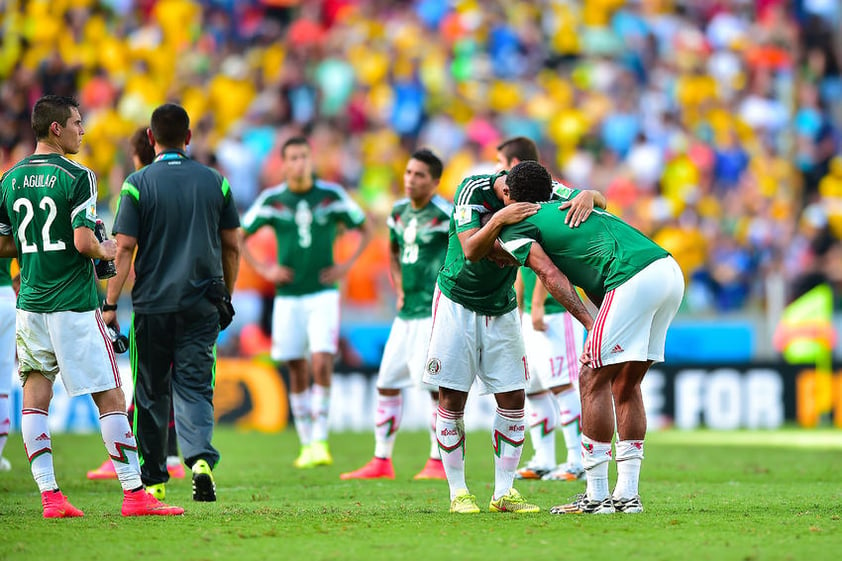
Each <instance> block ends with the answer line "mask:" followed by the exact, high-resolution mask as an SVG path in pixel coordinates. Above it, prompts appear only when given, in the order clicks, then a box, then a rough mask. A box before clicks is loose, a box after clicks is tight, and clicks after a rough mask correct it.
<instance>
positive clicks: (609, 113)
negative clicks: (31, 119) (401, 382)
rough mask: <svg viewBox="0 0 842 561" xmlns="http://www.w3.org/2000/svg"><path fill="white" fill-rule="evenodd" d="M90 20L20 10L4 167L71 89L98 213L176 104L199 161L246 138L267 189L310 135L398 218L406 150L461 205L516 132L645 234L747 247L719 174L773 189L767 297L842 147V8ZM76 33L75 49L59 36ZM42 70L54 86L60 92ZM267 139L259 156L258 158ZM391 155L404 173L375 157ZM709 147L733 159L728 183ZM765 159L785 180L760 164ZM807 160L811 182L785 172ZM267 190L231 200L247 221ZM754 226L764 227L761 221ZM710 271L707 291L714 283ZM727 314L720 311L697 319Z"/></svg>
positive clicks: (240, 14) (470, 10) (275, 11)
mask: <svg viewBox="0 0 842 561" xmlns="http://www.w3.org/2000/svg"><path fill="white" fill-rule="evenodd" d="M83 4H84V5H79V6H76V5H73V7H72V8H71V7H70V5H69V4H68V3H66V2H53V3H41V2H35V3H33V2H27V3H17V4H15V5H14V6H13V7H12V8H10V9H9V10H11V11H10V12H9V17H8V18H7V21H8V28H7V30H6V32H5V33H4V41H3V56H0V78H2V80H0V82H2V83H0V106H2V107H3V110H2V115H0V168H3V169H5V168H8V166H10V165H11V164H12V163H13V162H14V161H16V160H18V159H20V158H21V157H23V155H25V154H26V153H28V152H29V151H30V150H31V149H32V146H34V142H33V139H32V137H31V131H30V130H29V125H28V116H29V111H30V108H31V105H32V103H33V102H34V100H35V99H37V98H38V96H39V95H41V94H42V85H41V83H42V78H43V77H44V76H45V75H47V83H48V84H56V85H58V86H60V87H65V88H66V87H67V85H68V84H69V85H71V86H72V85H75V91H78V92H80V96H81V97H82V98H83V99H86V100H87V99H89V100H91V104H92V106H91V107H85V112H86V114H87V115H88V125H89V126H88V135H87V136H86V140H87V141H86V146H85V147H83V151H82V153H81V154H80V156H79V157H80V161H81V162H82V163H84V164H86V165H88V166H89V167H91V169H93V170H94V172H95V173H96V174H97V176H98V177H99V178H100V179H101V182H100V183H101V186H102V187H103V189H102V193H101V195H102V196H103V197H105V196H107V195H108V193H109V192H111V193H113V194H114V196H113V198H116V195H117V193H118V192H119V186H120V184H121V180H122V178H123V173H122V171H120V172H119V173H114V171H113V170H114V169H115V168H117V169H119V168H120V167H121V166H122V161H121V160H122V154H120V151H119V150H118V149H117V147H118V146H119V145H120V142H122V139H123V138H125V137H127V136H128V135H129V134H131V131H132V129H133V128H134V127H135V126H136V125H137V124H140V123H142V122H144V121H145V120H147V118H148V114H149V112H150V111H151V109H152V108H154V107H155V106H156V105H157V104H159V103H161V102H163V101H164V100H166V99H171V98H172V99H181V100H182V101H183V103H184V105H185V106H186V107H187V109H188V110H189V112H190V114H191V115H193V116H194V120H195V122H196V123H197V127H196V128H197V130H198V128H199V124H201V125H202V126H203V127H207V129H206V130H207V132H206V133H205V132H203V133H202V134H201V135H200V136H201V137H202V138H200V139H198V141H197V142H194V143H193V144H192V145H191V147H192V155H193V156H195V157H196V158H197V159H199V160H200V161H202V162H208V161H209V157H210V154H211V153H213V152H215V151H219V148H220V142H221V141H222V139H225V138H229V139H230V138H231V137H236V136H237V135H238V134H242V138H243V141H244V142H246V143H248V145H249V146H250V147H252V148H253V151H252V154H253V155H254V156H255V159H256V162H255V165H256V166H257V167H259V168H260V169H261V177H260V184H259V185H258V186H257V187H258V188H262V187H265V186H268V185H275V184H276V183H277V182H278V181H280V178H279V177H277V176H275V175H274V174H276V173H277V172H278V171H279V169H280V168H279V166H278V165H277V164H278V159H277V155H276V154H277V150H272V151H271V155H267V154H269V151H268V150H267V149H265V143H266V141H267V139H268V142H269V144H270V145H271V144H272V141H273V140H274V138H287V137H288V136H290V135H292V134H302V133H310V132H311V131H316V130H320V131H323V132H325V133H326V134H318V135H316V134H313V135H312V136H311V139H312V141H313V146H314V150H315V153H316V154H317V155H319V159H318V161H316V162H315V165H316V171H317V172H318V173H319V174H320V176H322V177H325V178H330V179H333V180H336V181H338V182H340V183H341V184H343V185H347V186H349V190H351V191H352V194H355V193H353V191H354V189H355V187H356V186H359V191H357V193H356V194H359V197H360V200H361V203H362V204H363V205H364V206H365V207H366V208H367V209H368V210H371V211H372V212H375V213H379V214H380V215H381V216H382V217H383V218H385V215H386V214H387V213H388V210H389V209H390V208H391V203H392V197H393V195H394V194H395V193H394V192H393V190H395V189H394V188H395V186H399V181H398V177H399V175H400V173H401V170H400V169H387V168H389V166H384V165H383V162H384V161H389V162H394V161H396V162H403V161H405V157H406V156H407V153H406V147H408V146H415V145H421V144H423V145H427V146H430V147H431V148H432V149H434V150H436V151H437V152H438V153H439V154H442V155H443V157H445V158H446V160H447V170H446V177H443V179H442V184H441V193H442V195H443V196H445V197H446V198H447V197H449V196H452V194H453V189H454V188H455V186H456V185H458V183H459V179H461V178H462V177H464V176H465V175H468V174H469V172H468V170H470V169H472V168H474V166H477V165H484V164H485V162H487V161H488V160H489V159H490V158H492V157H493V151H494V146H495V145H496V143H498V142H499V140H500V139H501V138H505V137H507V136H513V135H522V134H523V135H527V136H531V137H533V138H534V139H535V140H536V142H537V143H538V145H539V146H540V148H541V151H542V153H543V154H544V158H542V161H544V162H546V163H547V165H548V166H549V167H550V168H551V169H553V170H559V171H563V172H564V178H565V179H568V180H570V181H571V182H572V183H574V184H576V185H582V186H584V187H588V188H596V189H599V190H604V189H607V188H608V187H609V185H611V184H612V182H613V181H614V180H616V179H617V178H621V179H620V180H619V181H618V182H617V183H616V184H615V185H613V187H615V188H622V189H621V190H620V191H619V192H620V193H624V194H628V195H629V196H626V197H624V198H617V199H615V197H613V196H611V197H609V199H611V200H612V212H616V213H617V215H618V216H620V217H622V218H623V219H625V220H628V221H629V222H630V223H632V224H633V225H635V226H637V227H639V228H641V229H642V231H644V233H645V234H647V235H650V236H655V235H657V234H658V232H659V230H661V229H662V228H664V227H667V228H669V227H670V226H671V224H672V223H673V222H674V221H675V220H676V219H678V218H679V217H680V216H682V215H683V214H687V215H692V216H691V217H689V218H688V217H683V219H686V220H695V221H696V222H697V223H698V224H699V229H700V230H701V231H703V232H704V233H705V235H707V234H711V235H713V233H714V231H721V232H723V233H724V235H726V236H728V237H732V238H740V237H741V236H742V230H741V229H739V228H737V229H733V228H731V225H730V224H729V223H728V222H727V221H725V220H719V219H718V217H717V216H716V213H714V212H711V206H712V205H711V204H710V199H712V198H713V199H715V197H717V196H719V194H720V193H719V192H718V189H719V181H718V179H719V178H718V177H717V176H716V173H718V172H717V169H718V170H719V171H721V172H727V175H726V177H725V184H727V185H728V186H730V187H731V188H732V190H734V191H737V192H738V194H742V192H743V188H742V185H744V183H743V181H744V180H745V178H746V177H747V176H749V175H751V174H754V173H756V172H754V171H752V170H753V169H756V168H758V167H761V168H764V169H765V170H768V171H767V172H765V173H764V175H776V176H778V177H777V180H776V181H775V182H772V183H769V184H768V185H769V187H767V188H765V189H764V190H763V192H762V194H761V195H760V196H761V197H762V199H763V200H764V201H765V202H768V203H769V205H771V207H772V208H773V209H775V212H772V213H771V214H770V215H769V216H767V217H760V218H761V219H762V220H766V219H769V220H771V225H772V227H773V229H775V230H776V231H780V232H783V233H785V235H780V236H776V237H775V238H774V239H772V240H771V241H768V242H762V243H763V244H764V245H765V247H757V246H756V239H749V240H739V239H738V242H739V243H742V244H744V245H745V246H746V248H747V250H748V252H749V253H751V254H754V253H757V254H758V258H757V259H756V260H755V261H754V262H753V263H752V265H751V267H750V274H751V275H752V276H753V277H756V278H758V279H761V278H762V277H763V276H764V275H768V274H774V275H779V274H781V273H780V271H778V268H776V267H775V266H774V262H775V259H776V258H775V257H774V256H775V255H779V254H782V253H785V252H787V251H788V249H787V248H788V247H790V246H791V245H792V243H793V241H794V240H793V239H792V237H791V236H792V235H794V232H795V231H796V230H797V228H796V225H797V224H798V222H799V220H800V216H801V215H802V214H803V212H804V209H805V208H806V207H807V206H808V205H810V204H811V203H812V202H814V198H815V195H816V190H817V188H818V184H819V182H820V181H821V180H822V178H824V177H825V176H826V175H827V174H828V169H829V165H828V164H829V160H830V158H831V157H833V156H834V155H836V154H838V151H839V146H840V125H842V109H840V107H842V105H840V104H839V103H835V100H837V99H838V98H839V96H840V92H842V78H840V63H839V61H840V56H839V55H840V52H839V45H838V41H835V35H834V31H835V30H837V29H838V24H839V20H840V10H839V8H838V7H837V6H835V3H834V2H827V1H821V2H815V1H810V2H779V1H769V2H766V1H764V2H755V3H751V2H715V3H710V2H707V3H706V2H674V3H664V2H622V1H620V0H617V1H611V2H606V1H602V0H587V1H585V2H581V3H571V2H567V3H559V2H555V1H551V0H539V1H536V2H529V3H520V4H517V5H508V4H505V3H504V2H502V0H491V1H489V2H485V3H482V4H481V5H479V6H475V5H474V3H470V2H468V3H455V4H454V3H447V2H428V1H421V0H413V1H411V2H405V3H400V4H389V5H388V6H387V7H384V4H383V3H382V2H379V1H375V0H355V1H354V2H332V3H325V4H319V3H315V4H313V3H311V2H299V3H296V2H289V3H287V4H289V6H288V7H285V8H277V7H272V6H269V3H266V2H262V1H261V0H243V1H238V2H229V3H225V4H224V6H223V5H221V4H220V3H218V2H211V1H210V0H200V1H198V0H197V1H192V2H190V1H187V0H172V1H168V2H154V1H150V2H143V3H131V2H121V3H119V7H118V6H116V5H115V4H114V3H108V5H107V6H106V5H105V3H83ZM504 4H505V5H504ZM164 6H166V9H165V8H164ZM831 6H834V7H831ZM65 18H66V19H67V20H68V21H71V22H72V29H73V33H68V34H58V33H49V32H48V31H49V30H50V29H55V28H57V27H59V26H61V25H62V22H63V21H64V20H65ZM187 30H190V31H189V32H188V31H187ZM394 30H400V32H395V31H394ZM340 53H341V56H340ZM43 61H49V64H48V65H46V66H55V68H53V69H52V70H50V71H49V72H45V70H44V65H42V62H43ZM109 85H111V87H109ZM116 85H119V88H118V87H116ZM50 87H53V86H50ZM110 96H114V98H113V100H111V103H106V101H107V100H109V99H111V97H110ZM94 107H96V109H94ZM293 109H294V111H293ZM293 113H294V114H295V120H296V121H297V122H293V117H292V115H293ZM392 123H395V124H396V125H398V126H399V127H400V131H401V134H403V137H400V136H399V135H398V134H396V131H395V130H391V129H392ZM604 133H605V135H604ZM603 135H604V136H603ZM635 135H636V136H635ZM641 135H645V138H646V139H647V141H646V143H645V144H641V142H640V140H639V139H640V138H641ZM729 136H730V137H731V138H730V139H729ZM256 137H259V138H260V142H261V143H262V144H264V147H263V148H261V149H254V148H255V145H254V144H252V143H251V141H252V140H255V139H256ZM336 138H339V139H342V142H336V140H335V139H336ZM383 139H387V140H388V141H386V142H383ZM635 139H638V140H635ZM346 140H347V141H346ZM630 142H631V147H630V148H629V143H630ZM400 143H403V147H400ZM384 145H385V147H386V148H387V149H389V150H395V149H396V148H395V147H398V148H399V149H400V151H401V153H400V154H398V155H396V156H395V157H394V158H392V157H384V156H383V155H382V154H381V153H380V151H379V150H378V149H372V148H371V147H372V146H384ZM223 146H224V144H223ZM713 148H718V149H720V151H721V152H723V156H724V158H720V159H719V163H720V164H724V165H720V166H719V167H718V168H717V167H716V165H715V162H716V158H715V157H713V156H712V153H713V150H712V149H713ZM626 149H627V150H628V152H627V153H624V152H623V150H626ZM653 149H654V150H656V151H657V154H656V153H655V152H654V151H653ZM226 152H227V150H226ZM650 155H651V156H652V159H650ZM770 155H771V156H772V157H773V158H774V159H775V160H777V161H776V163H775V165H771V166H769V165H766V163H767V162H768V158H769V156H770ZM745 159H747V161H748V164H747V165H745ZM793 159H794V160H795V161H796V162H797V164H798V165H797V168H794V169H793V170H791V172H789V171H787V172H786V173H780V174H779V172H780V171H782V168H783V167H785V166H791V163H790V160H793ZM218 160H219V161H224V160H225V158H223V157H218ZM595 162H599V164H598V165H596V164H595ZM658 162H660V165H658ZM659 168H662V169H659ZM337 169H339V170H340V171H339V172H337V171H336V170H337ZM240 171H247V175H248V177H250V178H252V179H253V171H248V170H240ZM481 171H482V172H487V171H490V170H489V169H488V168H485V169H483V170H481ZM335 173H338V174H339V175H336V176H334V175H333V174H335ZM557 175H558V174H557ZM629 177H630V178H631V179H630V180H629ZM735 177H737V182H736V183H735V182H734V178H735ZM711 183H715V185H711ZM714 187H715V188H714ZM252 188H254V184H250V186H249V187H248V188H247V189H245V190H243V193H242V194H240V193H239V189H238V196H240V197H241V199H242V200H243V202H244V204H246V205H247V204H250V203H251V202H252V200H250V198H251V197H253V196H254V195H250V194H248V190H249V189H252ZM356 194H355V195H356ZM793 194H795V195H796V197H797V198H796V199H792V196H793ZM632 195H636V196H632ZM113 198H112V202H113ZM373 202H376V204H373ZM714 202H716V201H715V200H714ZM790 205H793V206H790ZM759 206H763V205H759ZM243 208H245V207H243ZM739 208H740V211H741V212H745V213H746V214H745V216H744V217H743V219H744V220H745V221H746V222H750V221H752V220H753V219H754V217H755V208H753V205H751V204H744V203H743V202H742V201H741V202H740V203H739ZM778 209H783V210H782V211H779V210H778ZM709 247H713V246H709ZM381 259H382V266H384V267H385V266H387V265H388V259H387V256H384V257H382V258H381ZM708 263H709V260H707V259H706V260H705V264H704V265H703V266H702V268H701V269H702V270H701V271H700V275H701V276H707V277H710V276H711V273H712V271H710V270H709V268H710V266H711V265H709V264H708ZM371 282H373V281H371ZM765 286H766V283H763V282H756V283H752V284H751V286H750V287H749V289H748V294H747V296H746V297H745V298H743V299H741V303H740V304H739V308H738V309H739V311H757V310H759V309H761V308H762V307H763V305H764V296H765ZM346 300H347V301H348V303H349V304H351V305H355V304H357V303H356V302H354V301H353V299H351V298H347V299H346ZM718 306H719V303H718V301H717V300H716V299H715V298H711V299H710V300H709V304H708V305H706V306H705V307H704V308H703V309H698V310H697V309H691V310H689V311H692V312H719V311H723V310H721V309H720V308H719V307H718ZM380 309H381V310H386V309H388V307H387V306H381V307H380ZM730 309H732V308H730Z"/></svg>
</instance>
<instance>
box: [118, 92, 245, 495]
mask: <svg viewBox="0 0 842 561" xmlns="http://www.w3.org/2000/svg"><path fill="white" fill-rule="evenodd" d="M148 134H149V141H150V142H151V144H152V146H153V147H154V148H155V160H154V161H153V162H152V163H151V164H149V165H148V166H146V167H145V168H143V169H141V170H139V171H136V172H135V173H133V174H131V175H130V176H129V177H128V178H126V180H125V182H124V183H123V187H122V190H121V192H120V201H119V205H118V207H117V217H116V219H115V222H114V229H113V230H114V234H115V235H116V241H117V247H118V249H117V258H116V260H115V262H116V264H117V275H116V276H115V277H114V278H112V279H110V280H109V281H108V287H107V291H106V297H105V302H103V306H102V311H103V319H104V321H105V322H106V324H108V325H110V326H112V327H117V328H118V329H119V325H117V320H116V315H115V310H116V308H117V299H118V298H119V296H120V292H121V291H122V289H123V284H124V283H125V281H126V278H127V277H128V274H129V270H130V269H131V264H132V256H133V254H134V250H135V248H137V255H136V256H135V259H134V268H135V283H134V287H133V288H132V306H133V308H134V318H133V321H132V326H131V339H132V344H131V345H130V359H131V362H132V371H133V372H134V376H135V393H134V401H135V419H136V421H135V430H136V431H137V441H138V447H139V448H140V452H141V454H142V456H143V465H142V469H141V476H142V479H143V483H144V484H145V485H146V488H147V490H148V491H150V492H152V493H153V494H154V495H155V496H156V497H158V498H159V499H160V498H163V497H164V495H165V488H164V484H165V483H166V482H167V480H168V479H169V475H168V474H167V467H166V450H167V425H168V421H169V410H170V403H171V402H172V405H173V409H174V411H175V425H176V433H177V435H178V439H179V447H180V448H181V450H182V453H183V455H184V462H185V463H186V464H187V466H188V467H190V468H191V469H192V471H193V500H196V501H215V500H216V487H215V484H214V480H213V474H212V470H213V468H214V466H215V465H216V464H217V462H218V461H219V452H218V451H217V450H216V449H215V448H214V447H213V445H212V444H211V438H212V436H213V423H214V418H213V384H214V371H215V368H214V365H215V360H216V358H215V352H214V345H215V344H216V338H217V335H218V334H219V329H220V327H222V328H224V327H225V326H226V325H227V324H228V322H230V316H231V315H232V314H233V309H232V308H231V307H230V293H231V291H232V290H233V289H234V282H235V280H236V278H237V271H238V267H239V243H238V242H239V226H240V221H239V217H238V215H237V209H236V205H235V204H234V199H233V197H232V195H231V188H230V186H229V185H228V180H227V179H225V178H224V177H223V176H222V175H220V174H219V173H218V172H217V171H216V170H213V169H211V168H209V167H207V166H204V165H202V164H199V163H198V162H195V161H194V160H191V159H190V158H188V157H187V156H186V154H185V147H186V146H187V144H188V143H189V142H190V137H191V131H190V118H189V117H188V115H187V112H186V111H185V110H184V108H183V107H181V106H179V105H175V104H171V103H168V104H164V105H161V106H160V107H158V108H157V109H155V111H154V112H153V113H152V119H151V123H150V130H149V131H148ZM226 316H227V317H226Z"/></svg>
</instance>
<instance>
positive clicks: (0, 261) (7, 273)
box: [0, 257, 12, 286]
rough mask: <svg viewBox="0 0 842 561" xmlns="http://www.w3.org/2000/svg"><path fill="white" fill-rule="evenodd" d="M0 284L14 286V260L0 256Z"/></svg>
mask: <svg viewBox="0 0 842 561" xmlns="http://www.w3.org/2000/svg"><path fill="white" fill-rule="evenodd" d="M0 286H12V260H11V258H9V257H3V258H0Z"/></svg>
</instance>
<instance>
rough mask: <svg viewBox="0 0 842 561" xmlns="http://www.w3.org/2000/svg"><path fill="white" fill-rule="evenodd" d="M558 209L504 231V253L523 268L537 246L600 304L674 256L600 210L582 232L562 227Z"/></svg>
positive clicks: (553, 205)
mask: <svg viewBox="0 0 842 561" xmlns="http://www.w3.org/2000/svg"><path fill="white" fill-rule="evenodd" d="M559 204H560V203H559V202H558V201H551V202H546V203H541V210H539V211H538V213H537V214H534V215H532V216H530V217H529V218H527V219H526V220H524V221H523V222H520V223H518V224H511V225H509V226H506V227H505V228H503V231H502V232H501V233H500V240H501V242H502V243H503V247H504V248H505V249H506V250H507V251H508V252H509V253H511V254H512V255H513V256H514V257H515V259H517V260H518V262H520V263H521V264H523V263H524V262H525V261H526V257H527V256H528V255H529V249H530V247H532V243H533V242H538V243H539V244H541V247H542V248H543V249H544V251H545V252H546V253H547V255H548V256H549V257H550V259H551V260H552V261H553V263H555V265H556V267H558V268H559V270H560V271H561V272H562V273H564V274H565V275H567V277H568V278H569V279H570V282H572V283H573V284H575V285H576V286H579V287H581V288H582V289H583V290H584V291H585V292H586V293H587V294H588V295H589V296H591V297H596V298H598V299H600V300H601V299H602V297H603V296H605V293H606V292H608V291H610V290H613V289H615V288H617V287H618V286H620V285H621V284H623V283H624V282H626V281H627V280H629V279H630V278H631V277H633V276H634V275H636V274H637V273H638V272H640V271H642V270H643V269H644V268H645V267H646V266H647V265H649V264H650V263H652V262H653V261H657V260H658V259H661V258H663V257H666V256H668V255H669V253H668V252H667V251H666V250H665V249H663V248H662V247H661V246H659V245H658V244H656V243H655V242H653V241H652V240H650V239H649V238H647V237H646V236H644V235H643V234H642V233H640V232H639V231H638V230H636V229H634V228H633V227H631V226H629V225H628V224H626V223H625V222H623V221H622V220H620V219H619V218H617V217H616V216H614V215H612V214H610V213H608V212H606V211H604V210H602V209H599V208H595V209H593V212H592V213H591V215H590V216H589V217H588V219H587V220H585V221H584V222H582V223H581V224H580V225H579V227H578V228H570V227H568V226H566V225H564V223H563V221H564V216H566V214H567V212H568V210H567V209H565V210H559V208H558V207H559ZM559 213H561V214H562V219H561V220H562V221H561V222H559Z"/></svg>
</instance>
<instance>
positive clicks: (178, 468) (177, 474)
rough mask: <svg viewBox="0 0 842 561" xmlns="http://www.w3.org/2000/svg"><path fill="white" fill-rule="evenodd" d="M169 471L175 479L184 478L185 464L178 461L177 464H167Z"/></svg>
mask: <svg viewBox="0 0 842 561" xmlns="http://www.w3.org/2000/svg"><path fill="white" fill-rule="evenodd" d="M167 473H169V474H170V477H172V478H173V479H184V476H185V474H186V471H185V470H184V464H182V463H181V462H178V463H177V464H172V465H170V464H167Z"/></svg>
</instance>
